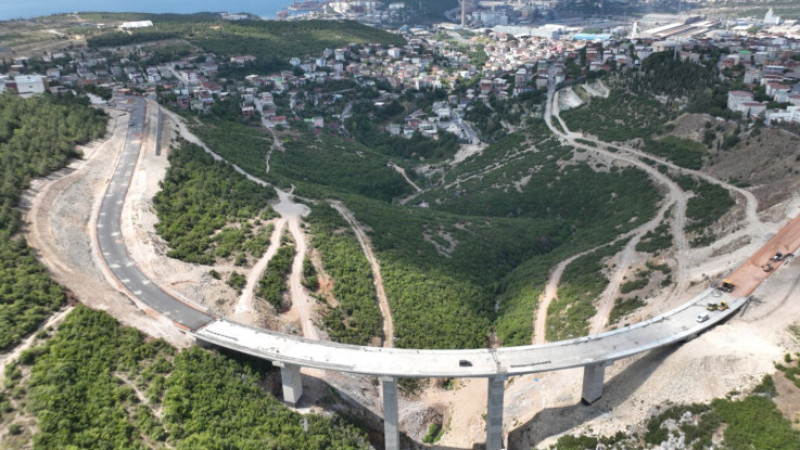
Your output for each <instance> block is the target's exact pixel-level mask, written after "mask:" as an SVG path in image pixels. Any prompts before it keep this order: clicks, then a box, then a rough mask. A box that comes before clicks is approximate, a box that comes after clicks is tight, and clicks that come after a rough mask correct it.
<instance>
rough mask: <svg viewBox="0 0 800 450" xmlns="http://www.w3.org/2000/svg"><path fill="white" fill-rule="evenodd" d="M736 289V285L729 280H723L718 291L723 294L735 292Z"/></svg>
mask: <svg viewBox="0 0 800 450" xmlns="http://www.w3.org/2000/svg"><path fill="white" fill-rule="evenodd" d="M735 287H736V285H735V284H733V282H732V281H731V280H729V279H727V278H726V279H724V280H722V283H720V284H719V286H718V289H719V290H720V291H722V292H733V289H734V288H735Z"/></svg>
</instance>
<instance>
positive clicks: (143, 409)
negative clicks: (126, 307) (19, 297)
mask: <svg viewBox="0 0 800 450" xmlns="http://www.w3.org/2000/svg"><path fill="white" fill-rule="evenodd" d="M20 360H21V362H22V363H23V364H26V365H31V378H30V381H29V382H28V383H27V384H26V386H25V387H26V388H27V389H26V390H27V391H28V395H27V400H28V405H29V406H28V408H29V409H30V411H31V412H32V413H33V414H34V415H35V416H36V418H37V419H38V431H37V432H36V434H35V435H34V447H35V448H41V449H49V448H65V447H66V448H71V447H73V446H74V448H114V449H139V448H150V447H158V446H161V445H164V444H166V445H169V446H170V447H174V448H178V449H197V448H229V449H254V448H269V449H320V450H322V449H355V448H357V449H362V448H363V449H366V448H368V447H369V443H368V441H367V440H366V436H365V435H364V433H363V432H362V431H361V430H358V429H357V428H355V427H353V426H352V425H349V424H346V423H344V422H343V421H342V420H341V419H338V418H333V419H327V418H323V417H321V416H317V415H307V416H305V420H306V421H307V423H308V425H307V430H308V431H305V430H304V427H303V420H304V416H301V415H300V414H298V413H296V412H293V411H291V410H289V409H288V408H286V407H284V406H283V405H282V404H281V403H280V402H278V400H277V399H275V398H274V397H273V396H272V395H270V394H268V393H267V392H265V390H264V387H263V386H264V381H265V377H266V376H267V372H266V369H267V368H268V363H267V362H265V361H261V360H246V359H244V358H243V359H242V360H240V361H237V360H236V359H235V358H233V357H228V356H224V355H222V354H219V353H214V352H209V351H206V350H203V349H200V348H198V347H192V348H190V349H188V350H184V351H181V352H179V353H178V352H176V351H175V349H174V348H172V347H170V346H169V345H168V344H166V343H165V342H164V341H160V340H152V339H147V338H146V337H145V336H144V335H143V334H142V333H140V332H139V331H137V330H135V329H133V328H127V327H122V326H120V325H119V324H118V323H117V322H116V321H115V320H114V319H113V318H112V317H111V316H109V315H108V314H107V313H105V312H100V311H92V310H89V309H87V308H85V307H78V308H77V309H76V310H75V311H73V312H71V313H70V314H69V315H68V316H67V318H66V320H65V321H64V323H63V324H62V325H61V326H60V327H59V330H58V332H57V333H56V334H55V335H54V336H53V337H52V338H51V339H49V340H48V341H47V342H46V343H45V344H44V345H42V346H40V347H37V348H34V349H31V350H28V351H26V352H25V354H23V356H22V357H21V358H20Z"/></svg>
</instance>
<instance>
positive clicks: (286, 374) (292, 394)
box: [272, 361, 303, 406]
mask: <svg viewBox="0 0 800 450" xmlns="http://www.w3.org/2000/svg"><path fill="white" fill-rule="evenodd" d="M272 364H273V365H275V366H278V367H280V368H281V386H282V387H283V401H284V402H286V403H288V404H289V405H291V406H295V405H297V402H299V401H300V397H302V396H303V379H302V378H301V377H300V366H298V365H297V364H290V363H285V362H280V361H275V362H273V363H272Z"/></svg>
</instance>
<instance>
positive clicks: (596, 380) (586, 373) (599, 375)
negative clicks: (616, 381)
mask: <svg viewBox="0 0 800 450" xmlns="http://www.w3.org/2000/svg"><path fill="white" fill-rule="evenodd" d="M605 375H606V363H605V362H600V363H595V364H588V365H586V366H583V392H582V393H581V400H583V403H585V404H587V405H591V404H592V403H594V402H595V401H597V399H599V398H600V397H601V396H602V395H603V380H604V378H605Z"/></svg>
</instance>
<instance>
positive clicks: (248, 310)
mask: <svg viewBox="0 0 800 450" xmlns="http://www.w3.org/2000/svg"><path fill="white" fill-rule="evenodd" d="M273 223H275V229H274V230H273V231H272V235H270V237H269V246H268V247H267V250H266V251H265V252H264V254H263V255H262V256H261V259H259V260H258V261H257V262H256V263H255V264H253V267H252V268H251V269H250V272H248V274H247V283H246V284H245V286H244V289H242V295H241V296H240V297H239V301H238V302H237V303H236V309H235V310H234V316H233V317H232V318H233V319H234V320H238V321H240V322H241V321H244V322H243V323H249V320H248V319H249V317H251V315H252V314H253V312H254V311H255V310H256V307H255V290H256V285H257V284H258V280H260V279H261V275H262V274H263V273H264V270H266V268H267V264H268V263H269V260H270V259H272V257H273V256H275V253H277V252H278V247H279V246H280V244H281V234H282V233H283V229H284V227H285V226H286V220H285V219H281V220H278V221H274V222H273Z"/></svg>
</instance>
